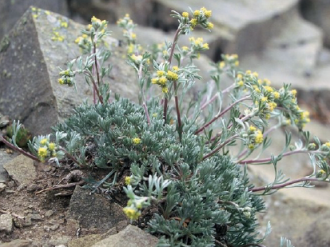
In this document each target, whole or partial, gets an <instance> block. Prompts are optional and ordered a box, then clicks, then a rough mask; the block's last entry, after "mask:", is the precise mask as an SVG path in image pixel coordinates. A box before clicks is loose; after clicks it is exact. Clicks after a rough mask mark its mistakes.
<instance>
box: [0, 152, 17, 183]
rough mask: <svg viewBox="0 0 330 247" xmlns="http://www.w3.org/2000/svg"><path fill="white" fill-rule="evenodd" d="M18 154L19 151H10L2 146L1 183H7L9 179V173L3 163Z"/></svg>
mask: <svg viewBox="0 0 330 247" xmlns="http://www.w3.org/2000/svg"><path fill="white" fill-rule="evenodd" d="M17 155H18V154H17V153H8V152H6V150H5V149H2V148H0V183H5V182H6V181H7V180H8V174H7V172H6V170H5V169H4V168H3V165H4V164H5V163H6V162H8V161H10V160H12V159H14V158H15V157H17Z"/></svg>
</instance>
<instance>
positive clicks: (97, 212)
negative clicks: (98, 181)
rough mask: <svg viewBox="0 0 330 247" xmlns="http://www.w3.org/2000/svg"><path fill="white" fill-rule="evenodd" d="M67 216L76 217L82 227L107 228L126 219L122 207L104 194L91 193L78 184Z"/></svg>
mask: <svg viewBox="0 0 330 247" xmlns="http://www.w3.org/2000/svg"><path fill="white" fill-rule="evenodd" d="M67 218H68V219H70V218H72V219H76V220H77V221H78V222H79V225H80V227H82V228H87V229H89V228H93V227H97V228H98V229H104V230H107V229H109V228H111V227H114V226H115V225H116V224H117V223H118V222H120V221H122V220H126V216H125V215H124V213H123V210H122V208H121V207H120V206H119V205H118V204H116V203H110V202H109V201H108V200H107V199H106V198H104V197H103V196H102V195H98V194H91V193H90V191H89V190H85V189H82V188H81V187H80V186H77V187H76V189H75V190H74V192H73V195H72V197H71V200H70V206H69V210H68V214H67Z"/></svg>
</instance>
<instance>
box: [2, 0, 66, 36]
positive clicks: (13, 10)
mask: <svg viewBox="0 0 330 247" xmlns="http://www.w3.org/2000/svg"><path fill="white" fill-rule="evenodd" d="M66 2H67V1H66V0H57V1H52V0H11V1H1V2H0V40H1V39H2V38H3V36H4V35H5V34H7V33H8V32H9V31H10V30H11V29H12V28H13V26H14V25H15V23H16V22H17V21H18V20H19V18H21V16H22V15H23V14H24V12H25V11H26V10H27V9H28V8H29V7H30V6H31V5H33V6H36V7H39V8H43V9H47V10H50V11H54V12H56V13H60V14H63V15H67V14H68V9H67V3H66Z"/></svg>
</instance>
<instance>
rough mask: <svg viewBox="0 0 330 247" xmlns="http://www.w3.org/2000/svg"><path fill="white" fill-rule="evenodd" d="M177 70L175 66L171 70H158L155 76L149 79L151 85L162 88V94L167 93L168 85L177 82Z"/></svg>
mask: <svg viewBox="0 0 330 247" xmlns="http://www.w3.org/2000/svg"><path fill="white" fill-rule="evenodd" d="M178 71H179V68H178V67H177V66H173V67H172V70H167V71H165V70H158V71H157V73H156V74H157V76H156V77H154V78H152V79H151V82H152V84H157V85H159V86H160V87H161V88H162V92H163V93H168V83H169V82H173V81H177V80H178V79H179V76H178V74H177V72H178Z"/></svg>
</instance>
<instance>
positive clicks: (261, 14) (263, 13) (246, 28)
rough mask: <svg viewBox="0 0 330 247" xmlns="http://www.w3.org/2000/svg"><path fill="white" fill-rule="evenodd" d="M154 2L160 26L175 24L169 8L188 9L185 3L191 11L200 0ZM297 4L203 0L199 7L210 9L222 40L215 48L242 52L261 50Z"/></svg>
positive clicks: (164, 27) (288, 2)
mask: <svg viewBox="0 0 330 247" xmlns="http://www.w3.org/2000/svg"><path fill="white" fill-rule="evenodd" d="M155 2H156V3H157V6H156V7H155V11H154V12H153V13H154V15H155V17H154V18H155V19H156V21H157V23H159V26H160V27H161V28H163V29H172V28H176V27H177V20H176V19H174V18H172V17H170V15H169V14H170V13H171V10H173V9H174V10H176V11H177V12H182V11H189V9H188V6H189V7H191V8H192V9H193V10H195V9H200V8H201V2H200V1H199V0H191V1H176V0H155ZM297 3H298V0H290V1H285V2H279V1H277V0H268V1H263V0H258V1H252V0H235V1H228V0H221V1H213V0H205V1H203V3H202V6H204V7H205V8H207V9H211V10H212V17H211V18H212V19H211V21H212V22H213V23H214V24H215V28H214V31H213V32H214V33H215V34H217V36H218V37H220V38H221V39H223V42H222V43H219V44H218V50H219V51H221V52H223V53H238V54H239V55H245V54H248V53H250V52H254V51H258V50H261V49H263V48H264V47H265V45H266V44H267V43H268V41H269V40H270V39H271V38H272V37H275V36H276V35H278V34H279V32H280V31H281V29H282V28H283V26H285V25H286V23H288V22H289V21H290V19H291V15H292V12H293V11H295V9H296V7H297Z"/></svg>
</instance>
